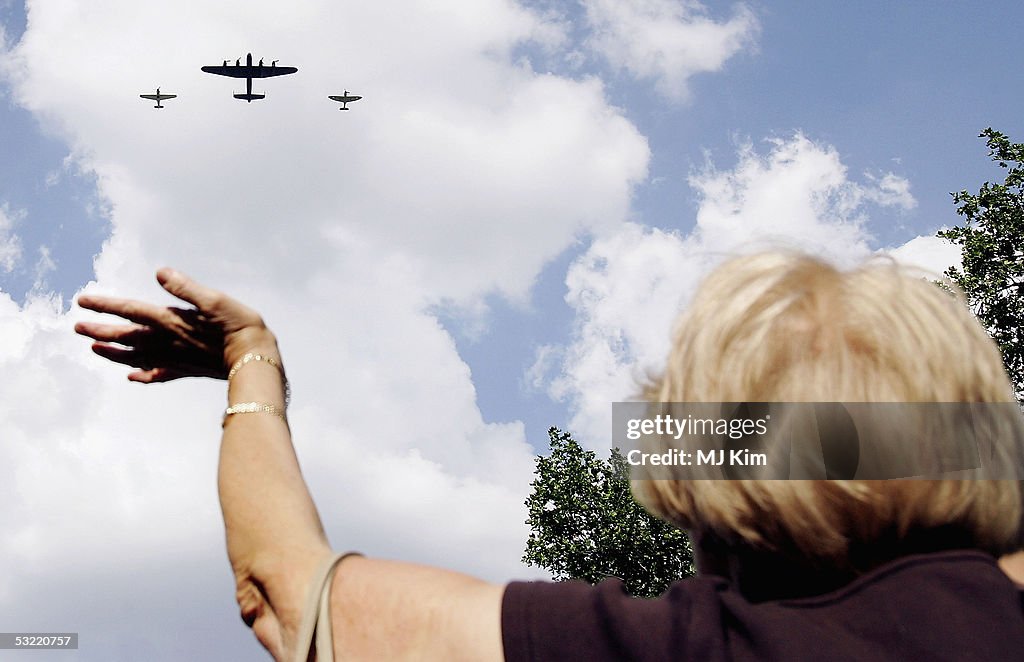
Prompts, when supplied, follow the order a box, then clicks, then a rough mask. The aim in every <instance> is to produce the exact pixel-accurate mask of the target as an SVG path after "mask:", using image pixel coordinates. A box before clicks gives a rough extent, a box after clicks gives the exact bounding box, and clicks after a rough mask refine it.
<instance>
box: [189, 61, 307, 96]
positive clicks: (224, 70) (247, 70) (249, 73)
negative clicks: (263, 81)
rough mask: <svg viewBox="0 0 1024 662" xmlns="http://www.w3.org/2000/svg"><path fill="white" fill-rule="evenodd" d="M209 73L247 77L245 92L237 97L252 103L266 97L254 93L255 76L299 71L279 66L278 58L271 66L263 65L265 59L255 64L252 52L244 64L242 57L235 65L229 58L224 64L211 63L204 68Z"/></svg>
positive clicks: (261, 76)
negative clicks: (231, 64) (228, 61)
mask: <svg viewBox="0 0 1024 662" xmlns="http://www.w3.org/2000/svg"><path fill="white" fill-rule="evenodd" d="M202 69H203V71H205V72H206V73H208V74H217V75H218V76H230V77H231V78H244V79H245V94H236V95H235V98H236V99H245V100H246V101H248V102H249V103H252V101H253V99H264V98H266V96H267V95H266V94H253V93H252V79H253V78H270V77H272V76H284V75H286V74H293V73H295V72H296V71H298V69H297V68H295V67H279V66H277V60H274V61H273V62H272V63H271V65H270V66H269V67H266V66H264V65H263V60H262V59H261V60H260V61H259V64H256V65H254V64H253V63H252V53H249V54H248V55H246V56H245V64H242V62H241V58H239V59H237V60H235V65H234V66H229V65H228V64H227V60H224V64H222V65H210V66H207V67H203V68H202Z"/></svg>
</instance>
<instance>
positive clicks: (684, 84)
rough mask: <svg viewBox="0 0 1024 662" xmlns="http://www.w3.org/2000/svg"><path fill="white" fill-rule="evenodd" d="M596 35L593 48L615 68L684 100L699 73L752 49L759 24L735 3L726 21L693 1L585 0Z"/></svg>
mask: <svg viewBox="0 0 1024 662" xmlns="http://www.w3.org/2000/svg"><path fill="white" fill-rule="evenodd" d="M583 4H584V6H585V7H586V11H587V18H588V21H589V23H590V28H591V30H592V35H591V37H590V39H589V42H588V43H589V46H590V47H591V48H592V49H593V50H595V51H596V52H598V53H600V54H601V55H602V56H603V57H604V58H605V59H606V60H608V62H609V63H610V64H611V65H612V66H613V67H617V68H620V69H624V70H626V71H628V72H629V73H630V74H632V75H633V76H635V77H637V78H642V79H648V80H653V81H654V83H655V85H656V87H657V89H658V91H659V92H660V93H661V94H663V95H664V96H666V97H667V98H669V99H675V100H685V99H687V98H688V96H689V88H688V81H689V79H690V78H691V77H692V76H694V75H695V74H698V73H702V72H709V71H718V70H719V69H721V68H722V66H723V65H724V64H725V62H726V61H727V60H728V59H729V58H731V57H732V56H733V55H735V54H737V53H739V52H740V51H742V50H743V49H745V48H750V47H752V46H753V45H754V43H755V40H756V37H757V34H758V32H759V29H760V26H759V23H758V20H757V18H756V17H755V16H754V13H753V11H751V10H750V8H748V7H746V6H745V5H737V7H736V9H735V10H734V12H733V15H732V17H731V18H729V19H728V20H727V21H724V22H718V21H715V20H714V19H713V18H711V17H709V16H708V12H707V8H706V7H705V6H704V5H703V4H701V3H700V2H695V1H694V0H583Z"/></svg>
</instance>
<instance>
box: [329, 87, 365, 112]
mask: <svg viewBox="0 0 1024 662" xmlns="http://www.w3.org/2000/svg"><path fill="white" fill-rule="evenodd" d="M327 98H328V99H330V100H331V101H337V102H339V103H341V108H339V109H338V110H349V107H348V104H350V103H353V102H355V101H359V100H360V99H362V98H363V97H358V96H350V95H349V93H348V90H345V94H342V95H340V96H329V97H327Z"/></svg>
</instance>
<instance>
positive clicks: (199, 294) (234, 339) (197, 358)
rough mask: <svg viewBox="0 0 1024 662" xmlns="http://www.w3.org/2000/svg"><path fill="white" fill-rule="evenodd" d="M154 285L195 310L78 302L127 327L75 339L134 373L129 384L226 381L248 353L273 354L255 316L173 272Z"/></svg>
mask: <svg viewBox="0 0 1024 662" xmlns="http://www.w3.org/2000/svg"><path fill="white" fill-rule="evenodd" d="M156 279H157V281H158V282H159V283H160V285H162V286H163V288H164V289H165V290H167V291H168V292H170V293H171V294H173V295H174V296H176V297H178V298H179V299H182V300H183V301H186V302H188V303H190V304H192V305H193V306H194V308H178V307H174V306H167V307H163V306H158V305H155V304H149V303H145V302H142V301H134V300H131V299H120V298H115V297H104V296H94V295H89V294H84V295H82V296H80V297H79V298H78V305H79V306H81V307H82V308H87V309H89V310H94V311H96V312H99V313H110V314H112V315H117V316H119V317H122V318H124V319H125V320H127V321H128V323H118V324H102V323H97V322H79V323H77V324H76V325H75V331H76V332H77V333H80V334H81V335H83V336H87V337H89V338H92V339H93V340H94V341H95V342H94V343H93V344H92V350H93V351H94V352H96V353H97V354H99V355H100V356H102V357H104V358H106V359H109V360H111V361H113V362H115V363H122V364H124V365H128V366H132V367H133V368H136V370H135V371H134V372H132V373H130V374H129V375H128V379H130V380H132V381H136V382H143V383H153V382H167V381H171V380H172V379H178V378H180V377H214V378H216V379H225V378H226V377H227V374H228V368H229V367H230V366H231V365H232V364H233V363H234V362H235V361H236V360H237V359H238V358H240V357H241V356H243V355H244V354H245V353H246V352H248V351H252V350H262V351H271V350H273V351H275V352H276V341H275V339H274V336H273V334H272V333H271V332H270V330H269V329H267V327H266V325H265V324H264V323H263V319H262V318H261V317H260V316H259V314H258V313H257V312H256V311H255V310H253V309H251V308H249V307H248V306H245V305H244V304H242V303H239V302H238V301H235V300H234V299H232V298H231V297H229V296H227V295H226V294H223V293H222V292H218V291H217V290H213V289H211V288H208V287H206V286H204V285H200V284H199V283H197V282H195V281H193V280H192V279H190V278H189V277H187V276H185V275H184V274H182V273H180V272H178V271H175V270H173V269H168V268H164V269H160V270H159V271H157V273H156Z"/></svg>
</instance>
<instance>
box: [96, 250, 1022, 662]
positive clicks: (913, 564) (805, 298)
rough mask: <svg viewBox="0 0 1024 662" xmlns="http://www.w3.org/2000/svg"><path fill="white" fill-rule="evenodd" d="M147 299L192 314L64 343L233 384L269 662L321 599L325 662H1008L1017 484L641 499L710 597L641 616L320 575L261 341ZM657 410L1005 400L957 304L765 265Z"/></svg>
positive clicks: (723, 305)
mask: <svg viewBox="0 0 1024 662" xmlns="http://www.w3.org/2000/svg"><path fill="white" fill-rule="evenodd" d="M157 279H158V281H159V282H160V284H161V285H163V287H164V288H165V289H166V290H167V291H168V292H170V293H171V294H173V295H175V296H177V297H179V298H181V299H183V300H185V301H187V302H189V303H190V304H192V305H193V306H194V308H193V309H186V310H182V309H175V308H161V307H158V306H152V305H148V304H144V303H140V302H136V301H127V300H121V299H114V298H109V297H97V296H88V295H84V296H82V297H80V298H79V305H81V306H83V307H85V308H89V309H91V310H95V311H99V312H104V313H112V314H115V315H119V316H121V317H123V318H125V319H127V320H128V321H129V322H130V323H129V324H117V325H109V324H97V323H85V322H83V323H79V324H78V325H77V326H76V330H77V331H78V332H79V333H81V334H83V335H86V336H89V337H91V338H93V339H94V340H95V341H96V342H94V344H93V349H94V351H95V352H96V353H98V354H100V355H101V356H104V357H106V358H108V359H110V360H112V361H115V362H118V363H123V364H127V365H130V366H133V367H134V368H135V370H134V371H133V372H132V373H131V374H130V375H129V379H131V380H134V381H139V382H144V383H152V382H160V381H167V380H170V379H176V378H180V377H187V376H210V377H217V378H227V379H228V399H229V402H230V403H232V407H231V408H229V410H228V412H227V414H226V417H225V422H224V430H223V442H222V446H221V462H220V470H219V485H220V496H221V502H222V507H223V512H224V520H225V527H226V530H227V545H228V554H229V557H230V560H231V564H232V567H233V569H234V572H235V576H236V580H237V586H238V591H237V598H238V602H239V605H240V606H241V610H242V617H243V619H244V620H245V622H246V623H247V624H249V625H250V626H251V627H252V628H253V630H254V632H255V634H256V636H257V638H258V639H259V640H260V642H261V643H262V644H263V645H264V646H265V647H266V648H267V649H268V650H269V651H270V653H271V654H272V655H274V657H275V658H277V659H279V660H284V659H305V655H306V651H307V650H308V644H307V643H306V642H305V640H304V637H305V636H306V634H307V633H308V631H309V630H310V629H311V627H312V626H311V623H312V622H313V614H314V613H315V612H316V607H315V605H316V598H317V596H318V595H319V594H320V586H321V585H322V584H323V583H324V582H326V585H327V586H328V587H333V591H332V592H331V593H330V598H329V605H327V606H328V609H325V610H323V611H322V618H323V619H324V620H322V621H321V625H320V626H319V628H318V633H319V634H325V633H327V632H333V635H334V636H333V643H332V644H331V645H332V646H333V650H334V652H335V654H336V655H337V656H338V657H339V658H341V659H349V658H353V659H375V660H379V659H402V658H412V659H443V660H449V659H466V660H486V659H494V660H500V659H502V658H503V656H504V659H509V660H520V659H536V660H542V659H551V660H557V659H588V660H604V659H607V660H616V659H649V660H659V659H702V660H703V659H734V660H742V659H750V660H755V659H757V660H767V659H790V660H792V659H851V660H853V659H857V660H867V659H908V660H912V659H913V660H916V659H931V660H935V659H950V660H953V659H956V660H963V659H978V660H989V661H991V660H1010V659H1015V660H1017V659H1021V655H1022V651H1024V616H1022V608H1021V605H1022V602H1021V600H1022V598H1021V595H1020V594H1019V593H1018V591H1017V590H1016V588H1015V587H1014V585H1013V583H1012V582H1010V580H1009V579H1007V577H1006V575H1005V574H1003V573H1002V572H1000V570H999V567H998V566H997V564H996V558H997V557H998V556H1000V555H1003V554H1006V553H1008V552H1011V551H1013V550H1016V549H1019V548H1020V547H1021V534H1022V527H1021V520H1022V493H1021V486H1020V483H1019V482H1018V481H1015V480H1013V481H991V480H944V481H924V480H893V481H725V480H722V481H710V480H702V481H678V480H677V481H637V483H635V484H634V489H635V491H636V492H637V494H638V497H639V498H640V499H641V500H642V501H643V502H644V503H645V504H646V505H647V506H648V507H649V508H650V509H651V510H652V511H654V512H656V513H658V514H660V515H661V516H663V517H665V518H666V519H668V520H670V521H673V522H676V523H677V524H679V525H680V526H682V527H684V528H686V529H688V530H690V532H691V534H692V535H693V537H694V540H695V542H696V544H697V549H698V561H699V565H700V569H701V572H702V575H703V576H702V577H698V578H695V579H692V580H687V581H684V582H680V583H679V584H676V585H674V586H673V587H672V588H671V589H670V590H669V591H668V592H667V593H666V595H665V596H663V597H662V598H660V599H657V600H645V601H642V600H634V599H632V598H629V597H627V596H626V595H624V593H623V591H622V589H621V585H620V584H619V583H618V582H616V581H614V580H613V581H610V582H604V583H602V584H601V585H599V586H597V587H590V586H587V585H585V584H580V583H573V582H569V583H563V584H552V583H544V582H535V583H512V584H509V585H508V586H504V587H503V586H498V585H492V584H488V583H485V582H481V581H478V580H475V579H472V578H470V577H466V576H464V575H460V574H457V573H452V572H447V571H443V570H438V569H434V568H427V567H421V566H415V565H411V564H404V563H394V562H386V561H378V560H374V559H366V558H363V557H360V556H349V557H347V558H346V559H345V560H344V561H343V562H341V563H340V564H339V565H338V566H337V570H336V572H335V574H334V575H333V577H331V575H330V574H329V572H328V570H327V567H328V566H329V565H330V563H331V561H332V559H333V554H332V552H331V550H330V548H329V546H328V544H327V541H326V539H325V537H324V533H323V529H322V527H321V525H320V521H319V517H318V515H317V512H316V508H315V506H314V505H313V502H312V500H311V498H310V496H309V493H308V491H307V489H306V486H305V484H304V482H303V480H302V477H301V474H300V472H299V468H298V463H297V461H296V458H295V455H294V451H293V449H292V445H291V439H290V434H289V429H288V425H287V420H286V418H285V415H284V410H285V406H286V399H287V396H286V394H287V388H286V380H285V379H284V369H283V364H282V362H281V357H280V354H279V353H278V351H277V343H276V340H275V338H274V336H273V334H272V333H271V332H270V331H269V329H267V328H266V326H265V325H264V323H263V321H262V320H261V319H260V317H259V315H257V314H256V313H255V312H254V311H252V310H251V309H249V308H247V307H245V306H243V305H242V304H240V303H238V302H236V301H234V300H232V299H230V298H229V297H227V296H225V295H223V294H221V293H219V292H216V291H214V290H210V289H208V288H206V287H203V286H201V285H199V284H198V283H196V282H194V281H191V280H189V279H188V278H186V277H185V276H183V275H182V274H180V273H177V272H175V271H172V270H169V269H163V270H161V271H159V272H158V273H157ZM650 396H651V398H652V399H654V400H659V401H662V402H671V401H690V402H708V401H727V402H737V401H768V402H771V401H791V402H796V401H844V400H845V401H851V402H867V401H882V402H886V401H895V402H907V401H924V402H1012V392H1011V389H1010V385H1009V383H1008V381H1007V379H1006V376H1005V373H1004V371H1003V368H1002V363H1001V361H1000V357H999V353H998V351H997V349H996V348H995V346H994V345H993V344H992V342H991V340H989V339H988V337H987V336H986V334H985V332H984V330H983V329H982V328H981V327H980V326H979V325H978V323H977V321H976V320H974V319H973V318H972V317H971V316H970V314H969V313H968V312H967V310H966V307H965V306H964V305H963V304H962V302H961V301H959V300H957V299H955V298H953V297H952V296H950V295H948V294H947V293H945V292H943V291H942V290H940V289H939V288H937V287H935V286H934V285H933V284H931V283H929V282H926V281H923V280H920V279H918V278H915V277H912V276H910V275H907V274H905V273H903V272H901V271H900V270H899V269H898V268H896V267H895V266H894V265H892V264H888V263H887V264H882V265H878V264H876V265H869V266H865V267H863V268H861V269H858V270H855V271H853V272H849V273H841V272H839V271H836V270H835V269H833V268H832V267H830V266H828V265H826V264H824V263H822V262H819V261H817V260H815V259H812V258H809V257H805V256H798V255H786V254H774V253H771V254H761V255H755V256H749V257H744V258H737V259H735V260H733V261H731V262H729V263H727V264H725V265H724V266H722V267H720V268H719V269H718V270H716V271H715V272H714V273H713V274H712V275H711V276H710V277H709V278H708V279H707V280H706V281H705V283H704V284H703V285H702V286H701V288H700V291H699V292H698V293H697V295H696V297H695V299H694V301H693V304H692V305H691V307H690V309H689V310H688V312H687V313H685V314H684V315H683V317H682V318H681V321H680V323H679V326H678V328H677V330H676V335H675V339H674V343H673V347H672V351H671V353H670V356H669V359H668V363H667V366H666V369H665V372H664V376H663V377H662V378H661V379H660V381H659V382H658V383H657V384H656V385H655V386H654V387H652V389H651V391H650ZM1004 441H1005V442H1006V443H1005V444H1004V446H1002V447H1000V448H999V449H998V453H996V454H995V455H993V457H997V458H999V459H1000V461H1003V460H1005V461H1007V462H1010V463H1011V467H1021V466H1024V451H1022V449H1021V440H1020V439H1019V438H1016V439H1010V440H1004ZM1011 473H1013V474H1014V475H1015V476H1016V477H1019V472H1014V471H1011ZM323 577H327V579H326V580H324V579H322V578H323ZM304 614H305V616H304ZM304 618H305V623H303V620H304ZM300 629H302V630H303V633H302V636H300V632H299V631H300ZM323 646H324V647H322V648H321V649H320V650H321V651H323V650H326V648H325V647H326V646H327V644H326V643H324V644H323Z"/></svg>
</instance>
